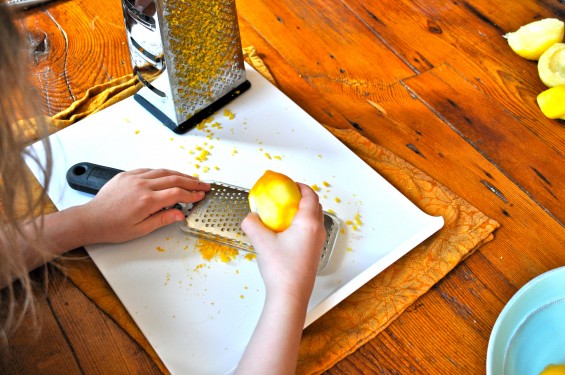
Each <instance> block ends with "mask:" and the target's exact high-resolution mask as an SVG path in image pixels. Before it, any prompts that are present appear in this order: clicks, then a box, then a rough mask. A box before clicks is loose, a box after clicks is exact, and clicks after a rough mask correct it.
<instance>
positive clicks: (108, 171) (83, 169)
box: [67, 162, 123, 195]
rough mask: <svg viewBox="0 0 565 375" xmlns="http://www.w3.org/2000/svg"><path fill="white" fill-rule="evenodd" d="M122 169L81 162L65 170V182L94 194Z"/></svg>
mask: <svg viewBox="0 0 565 375" xmlns="http://www.w3.org/2000/svg"><path fill="white" fill-rule="evenodd" d="M120 172H123V171H122V170H119V169H115V168H110V167H105V166H102V165H98V164H93V163H87V162H82V163H78V164H75V165H73V166H72V167H70V168H69V170H68V171H67V182H68V184H69V186H70V187H72V188H73V189H75V190H78V191H82V192H85V193H90V194H93V195H96V193H98V191H100V189H102V186H104V185H105V184H106V183H107V182H108V181H110V180H111V179H112V178H113V177H114V176H115V175H117V174H118V173H120Z"/></svg>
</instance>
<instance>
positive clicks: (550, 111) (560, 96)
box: [537, 85, 565, 120]
mask: <svg viewBox="0 0 565 375" xmlns="http://www.w3.org/2000/svg"><path fill="white" fill-rule="evenodd" d="M537 102H538V105H539V107H540V109H541V111H542V112H543V114H544V115H545V116H546V117H548V118H551V119H562V120H565V85H560V86H555V87H552V88H550V89H547V90H545V91H543V92H542V93H541V94H539V95H538V97H537Z"/></svg>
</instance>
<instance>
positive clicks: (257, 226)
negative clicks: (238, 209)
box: [241, 212, 274, 246]
mask: <svg viewBox="0 0 565 375" xmlns="http://www.w3.org/2000/svg"><path fill="white" fill-rule="evenodd" d="M241 229H243V231H244V232H245V234H247V237H249V239H250V240H251V242H252V243H253V244H257V245H258V246H261V245H260V244H262V243H265V242H268V241H270V240H271V238H272V236H273V235H274V233H273V232H272V231H271V230H270V229H269V228H267V227H266V226H265V225H264V224H263V222H262V221H261V219H260V218H259V215H257V214H256V213H255V212H250V213H249V214H247V216H246V217H245V219H243V221H242V222H241Z"/></svg>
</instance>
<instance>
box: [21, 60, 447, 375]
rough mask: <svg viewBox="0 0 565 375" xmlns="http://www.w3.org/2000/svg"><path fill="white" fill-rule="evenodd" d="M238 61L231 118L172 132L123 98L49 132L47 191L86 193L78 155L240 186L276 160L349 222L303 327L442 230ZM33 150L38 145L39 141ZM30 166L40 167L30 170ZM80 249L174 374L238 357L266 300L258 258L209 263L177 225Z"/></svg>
mask: <svg viewBox="0 0 565 375" xmlns="http://www.w3.org/2000/svg"><path fill="white" fill-rule="evenodd" d="M246 68H247V74H248V79H249V80H250V81H251V84H252V87H251V89H250V90H249V91H247V92H246V93H244V94H243V95H241V96H240V97H239V98H237V99H236V100H235V101H234V102H232V103H230V104H229V105H228V106H227V107H226V108H228V109H229V110H230V111H231V112H232V113H233V114H234V115H235V117H234V118H232V119H230V118H229V117H228V116H225V115H224V112H223V110H222V111H220V112H219V113H217V114H216V115H214V116H213V121H212V122H211V123H210V124H208V125H207V126H206V128H205V129H203V130H198V129H194V130H191V131H190V132H189V133H187V134H184V135H177V134H174V133H173V132H171V131H170V130H169V129H168V128H166V127H164V126H163V125H162V124H161V123H160V122H159V121H157V120H156V119H155V118H154V117H152V116H151V115H150V114H149V113H148V112H146V111H145V110H144V109H143V108H142V107H141V106H140V105H139V104H138V103H137V102H135V101H134V100H133V98H129V99H125V100H123V101H122V102H120V103H118V104H115V105H113V106H111V107H109V108H107V109H105V110H104V111H101V112H99V113H96V114H94V115H91V116H89V117H87V118H85V119H84V120H82V121H80V122H78V123H77V124H75V125H72V126H70V127H69V128H67V129H64V130H62V131H59V132H58V133H56V134H55V135H52V136H51V137H50V141H51V144H52V147H53V156H54V169H53V179H52V184H51V185H50V187H49V190H48V193H49V196H50V197H51V199H52V200H53V202H54V203H55V205H56V206H57V208H58V209H59V210H62V209H65V208H67V207H70V206H73V205H78V204H82V203H85V202H87V201H88V200H89V199H91V196H90V195H88V194H86V193H81V192H77V191H75V190H72V189H71V188H69V187H68V185H67V183H66V180H65V174H66V172H67V170H68V168H70V167H71V166H72V165H74V164H76V163H78V162H92V163H96V164H101V165H106V166H111V167H114V168H118V169H124V170H129V169H134V168H139V167H150V168H169V169H176V170H179V171H182V172H184V173H187V174H191V175H192V174H195V173H197V174H198V175H199V176H200V178H201V179H202V180H216V181H223V182H227V183H229V184H232V185H236V186H241V187H245V188H250V187H251V186H252V185H253V183H254V182H255V181H256V180H257V179H258V178H259V177H260V176H261V175H262V174H263V172H264V171H265V170H266V169H272V170H275V171H279V172H282V173H285V174H287V175H289V176H290V177H291V178H293V179H294V180H296V181H300V182H304V183H307V184H309V185H314V184H315V185H317V186H318V187H320V190H319V192H318V194H319V195H320V197H321V201H322V204H323V206H324V209H325V210H333V211H334V212H335V214H336V215H337V216H338V217H339V218H340V219H341V221H342V226H343V228H345V229H344V230H343V231H342V233H340V235H339V237H338V241H337V244H336V247H335V249H334V252H333V255H332V258H331V259H330V264H329V266H328V268H327V269H326V270H325V271H324V272H323V273H322V274H320V275H318V277H317V279H316V284H315V287H314V292H313V294H312V298H311V300H310V304H309V307H308V309H309V312H308V316H307V322H306V325H308V324H310V323H311V322H313V321H314V320H316V319H317V318H319V317H320V316H321V315H323V314H324V313H326V312H327V311H328V310H329V309H331V308H332V307H334V306H335V305H336V304H337V303H339V302H340V301H341V300H343V299H344V298H345V297H347V296H348V295H349V294H351V293H352V292H354V291H355V290H356V289H358V288H359V287H361V286H362V285H363V284H364V283H366V282H367V281H368V280H370V279H371V278H373V277H374V276H375V275H377V274H378V273H379V272H381V271H382V270H383V269H385V268H386V267H387V266H389V265H390V264H392V263H393V262H394V261H396V260H397V259H398V258H400V257H401V256H402V255H404V254H405V253H406V252H408V251H410V250H411V249H413V248H414V247H415V246H416V245H417V244H419V243H420V242H421V241H423V240H424V239H426V238H427V237H429V236H430V235H431V234H433V233H434V232H435V231H437V230H438V229H439V228H441V227H442V226H443V219H442V218H441V217H431V216H428V215H427V214H425V213H423V212H422V211H420V210H419V209H418V208H417V207H416V206H414V205H413V204H412V203H411V202H410V201H409V200H408V199H406V197H404V196H403V195H402V194H400V193H399V192H398V191H397V190H396V189H395V188H394V187H392V186H391V185H390V184H389V183H388V182H386V181H385V180H384V179H383V178H382V177H381V176H380V175H379V174H377V173H376V172H375V171H374V170H373V169H372V168H370V167H369V166H368V165H367V164H365V163H364V162H363V161H362V160H361V159H359V158H358V157H357V156H356V155H355V154H353V153H352V152H351V151H350V150H349V149H348V148H346V147H345V146H344V145H343V144H342V143H341V142H339V140H337V139H336V138H335V137H334V136H333V135H331V134H330V133H329V132H328V131H327V130H325V129H324V128H323V127H322V126H321V125H320V124H319V123H317V122H316V121H315V120H314V119H313V118H312V117H310V116H309V115H308V114H307V113H306V112H304V111H303V110H302V109H301V108H299V107H298V106H297V105H296V104H294V103H293V102H292V101H291V100H290V99H289V98H287V97H286V96H285V95H284V94H283V93H282V92H280V91H279V90H278V89H277V88H276V87H274V86H273V85H272V84H271V83H269V82H268V81H267V80H266V79H264V78H263V77H262V76H261V75H259V74H258V73H257V72H256V71H255V70H253V69H252V68H251V67H249V66H246ZM213 124H214V125H213ZM31 147H32V148H34V149H35V150H36V151H37V152H38V153H39V154H40V155H41V154H42V151H41V150H42V146H41V143H40V142H38V143H36V144H34V145H32V146H31ZM202 149H206V150H208V151H209V152H210V154H209V155H208V156H207V159H208V160H206V161H204V162H200V161H197V160H196V157H197V156H199V155H201V150H202ZM28 164H29V165H30V168H31V169H32V170H33V171H34V173H35V174H36V176H38V175H39V173H38V168H37V167H36V166H34V165H33V163H31V162H29V163H28ZM197 164H198V165H199V166H200V168H197V167H196V165H197ZM324 182H326V183H327V184H326V185H328V184H329V186H325V184H324ZM116 209H127V207H116ZM111 214H112V213H111V212H108V215H111ZM356 218H357V219H360V220H361V225H359V223H358V222H357V221H356ZM348 221H350V222H352V223H354V224H355V223H357V228H354V227H353V224H351V223H349V224H346V222H348ZM87 251H88V253H89V254H90V256H91V257H92V259H93V260H94V262H95V263H96V265H97V266H98V267H99V268H100V271H101V272H102V274H103V275H104V277H105V278H106V279H107V280H108V282H109V283H110V285H111V286H112V288H113V289H114V291H115V292H116V294H117V295H118V297H119V298H120V300H121V301H122V302H123V304H124V305H125V307H126V308H127V310H128V311H129V313H130V314H131V315H132V317H133V319H134V320H135V321H136V323H137V324H138V326H139V327H140V329H141V330H142V331H143V333H144V334H145V336H146V337H147V339H148V340H149V342H150V343H151V345H152V346H153V347H154V348H155V350H156V352H157V353H158V355H159V356H160V357H161V359H162V360H163V362H164V364H165V365H166V366H167V368H168V369H169V370H170V371H171V372H172V373H173V374H223V373H229V372H230V371H232V370H233V368H234V366H236V365H237V363H238V361H239V359H240V357H241V355H242V353H243V351H244V349H245V346H246V344H247V342H248V340H249V338H250V336H251V334H252V332H253V329H254V327H255V324H256V322H257V320H258V318H259V314H260V312H261V308H262V305H263V299H264V287H263V283H262V280H261V277H260V274H259V271H258V268H257V263H256V260H251V261H250V260H247V259H246V258H244V253H242V254H240V255H239V256H238V257H237V258H236V259H235V260H233V261H231V262H228V263H225V262H221V261H214V260H213V261H210V262H208V261H205V260H204V259H203V258H202V256H201V254H200V252H199V251H198V250H196V249H195V247H194V240H193V239H192V238H190V237H187V236H186V235H185V234H183V233H181V232H180V231H179V230H178V229H177V227H176V225H172V226H169V227H166V228H163V229H161V230H158V231H156V232H154V233H152V234H150V235H148V236H146V237H144V238H140V239H137V240H135V241H131V242H128V243H124V244H119V245H113V244H112V245H106V244H105V245H97V246H88V247H87ZM297 261H300V259H297ZM273 351H274V349H268V350H267V352H268V353H272V352H273Z"/></svg>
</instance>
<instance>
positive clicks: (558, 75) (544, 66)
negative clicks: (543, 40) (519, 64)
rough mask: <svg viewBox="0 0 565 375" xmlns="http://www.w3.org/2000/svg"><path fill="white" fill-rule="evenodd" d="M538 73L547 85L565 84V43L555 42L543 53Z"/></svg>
mask: <svg viewBox="0 0 565 375" xmlns="http://www.w3.org/2000/svg"><path fill="white" fill-rule="evenodd" d="M538 73H539V77H540V79H541V81H542V82H543V83H544V84H545V85H546V86H547V87H553V86H559V85H565V43H555V44H554V45H552V46H551V47H549V48H548V49H547V51H545V52H544V53H543V54H542V55H541V57H540V58H539V61H538Z"/></svg>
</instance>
